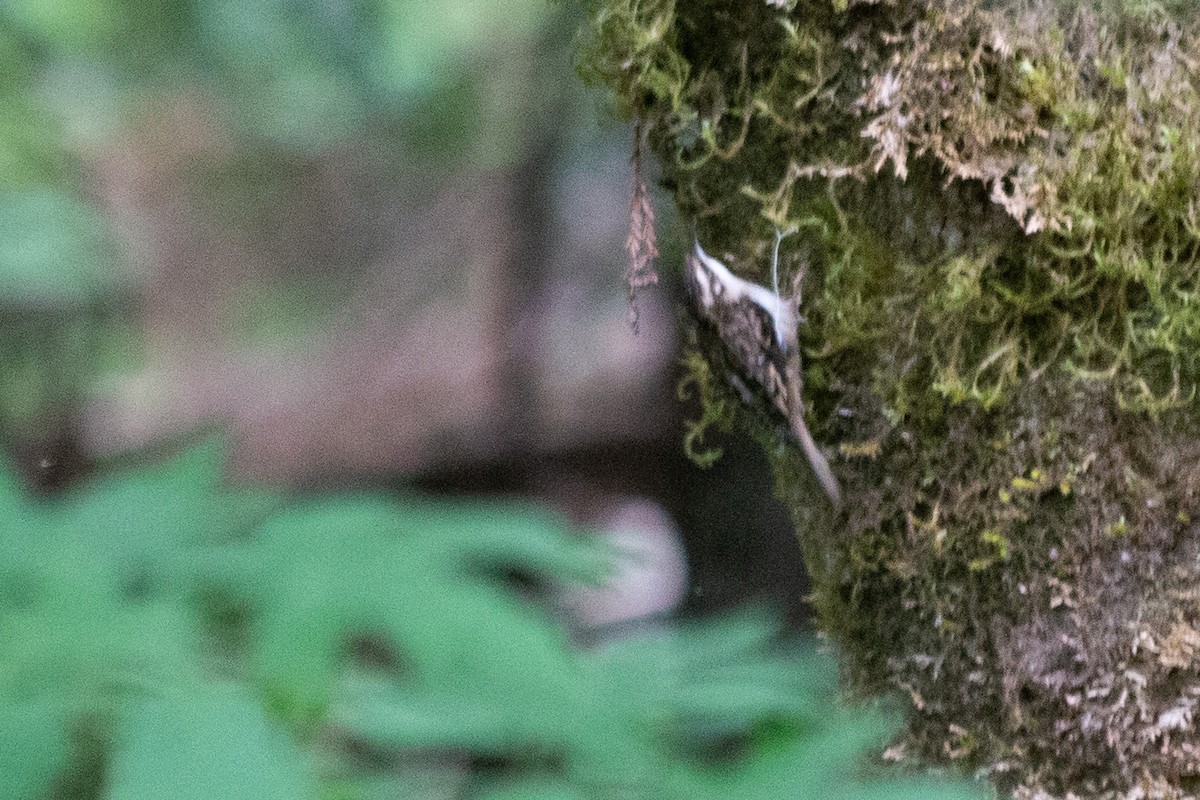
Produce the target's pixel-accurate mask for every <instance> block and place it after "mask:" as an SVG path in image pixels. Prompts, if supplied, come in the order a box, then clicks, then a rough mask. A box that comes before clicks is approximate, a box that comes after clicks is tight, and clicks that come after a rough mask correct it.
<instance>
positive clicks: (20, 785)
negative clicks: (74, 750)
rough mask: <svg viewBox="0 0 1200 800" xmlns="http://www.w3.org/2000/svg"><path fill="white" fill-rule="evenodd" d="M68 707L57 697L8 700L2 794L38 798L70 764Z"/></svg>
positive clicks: (1, 727)
mask: <svg viewBox="0 0 1200 800" xmlns="http://www.w3.org/2000/svg"><path fill="white" fill-rule="evenodd" d="M66 717H67V715H66V709H65V708H64V706H63V704H62V703H61V702H60V701H58V700H57V699H56V698H39V699H36V700H32V701H26V702H20V703H5V704H4V705H3V712H2V713H0V797H4V798H8V800H35V798H39V797H42V796H44V794H45V792H46V789H47V788H48V787H49V786H50V784H51V783H52V782H53V781H54V779H55V778H56V777H57V776H58V774H59V773H60V772H62V771H63V769H64V768H65V767H66V766H67V762H68V759H69V757H70V754H71V750H70V743H69V742H68V739H67V731H66V722H67V718H66Z"/></svg>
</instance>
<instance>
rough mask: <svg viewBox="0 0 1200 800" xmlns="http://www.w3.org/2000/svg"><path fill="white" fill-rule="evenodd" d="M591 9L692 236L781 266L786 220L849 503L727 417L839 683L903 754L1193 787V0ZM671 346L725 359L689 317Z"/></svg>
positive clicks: (789, 455) (1154, 786)
mask: <svg viewBox="0 0 1200 800" xmlns="http://www.w3.org/2000/svg"><path fill="white" fill-rule="evenodd" d="M589 9H590V25H589V27H588V29H587V31H586V33H585V36H584V39H583V44H582V48H581V57H580V63H581V71H582V72H583V73H584V75H585V77H588V78H590V79H592V80H596V81H598V82H602V83H604V84H606V85H607V86H609V87H610V88H611V89H612V93H613V96H614V97H615V98H616V107H617V109H618V111H619V112H621V113H623V114H625V115H627V116H632V117H636V118H637V119H638V120H639V121H640V125H641V126H643V128H644V130H646V132H647V135H648V141H649V143H650V147H651V149H652V150H653V152H654V153H655V154H656V155H657V156H658V159H659V161H660V163H661V165H662V181H663V183H664V185H665V186H666V187H668V188H669V189H670V190H672V191H673V193H674V198H675V201H676V203H677V205H678V207H679V209H680V211H681V213H682V214H683V215H684V216H685V217H687V218H691V219H694V220H695V222H696V228H697V231H698V233H699V236H700V238H701V240H702V241H704V242H705V246H706V247H708V248H709V249H710V250H713V251H714V252H719V253H720V254H721V255H722V257H723V258H724V259H725V260H727V262H728V263H729V264H730V265H731V266H732V267H733V268H734V269H735V270H737V271H738V272H739V273H740V274H741V275H743V276H746V277H748V278H750V279H753V280H757V281H759V282H766V277H767V271H768V265H769V258H768V251H769V247H770V245H771V244H772V242H773V233H774V230H776V229H780V230H786V229H789V228H798V229H799V230H800V231H801V233H800V235H798V236H794V237H791V238H789V239H788V240H787V241H786V242H785V246H784V252H783V258H782V261H781V267H782V268H783V270H784V272H785V274H784V275H783V276H782V277H783V280H782V281H781V283H784V284H786V285H790V283H788V280H789V279H790V277H791V275H792V274H795V273H797V272H798V271H800V270H801V269H803V270H804V273H803V275H804V306H803V308H802V312H803V314H804V315H805V320H806V321H805V325H804V326H803V328H802V330H801V342H802V345H803V348H804V363H805V385H806V394H807V396H806V400H807V403H808V406H809V410H810V412H809V420H808V422H809V428H810V429H811V430H812V431H813V433H814V435H815V436H816V437H817V438H818V439H819V440H821V441H823V442H824V443H825V444H826V445H827V447H828V448H829V450H830V452H831V453H832V452H834V451H836V456H835V458H834V459H833V466H834V469H835V471H836V472H837V474H838V477H839V478H840V480H841V481H842V483H843V485H844V494H845V496H846V499H847V502H846V509H847V510H846V512H844V513H843V514H842V515H841V516H840V517H838V518H837V519H836V520H831V518H830V516H829V515H828V513H827V512H825V511H821V510H819V509H820V501H819V497H818V495H817V494H816V492H815V491H814V486H813V484H812V481H811V479H810V478H809V477H808V472H807V470H806V468H805V464H804V462H803V459H802V457H800V456H798V455H797V453H796V452H794V450H793V449H791V448H787V447H782V446H781V445H780V442H781V441H782V439H781V437H780V434H779V431H778V426H773V424H772V422H771V420H770V418H769V416H767V415H763V414H756V413H749V414H738V415H737V416H738V418H739V419H740V420H742V422H743V423H744V424H745V425H747V426H748V427H749V428H750V429H751V430H752V432H754V433H755V434H756V435H757V436H758V437H759V438H760V440H762V441H763V442H764V444H766V445H767V446H768V449H769V452H770V453H771V454H772V458H773V460H774V463H775V468H776V474H777V476H778V482H779V483H778V485H779V491H780V494H781V496H782V497H783V498H784V499H785V501H786V502H787V503H788V505H789V507H790V508H791V509H792V512H793V516H794V518H795V520H796V524H797V529H798V533H799V535H800V537H801V541H802V543H803V544H804V552H805V559H806V562H807V566H808V568H809V571H810V573H812V575H813V581H814V605H815V608H816V611H817V614H818V617H819V620H820V624H821V625H822V627H823V628H824V629H825V630H826V631H827V632H828V633H829V634H830V635H831V636H832V637H834V638H835V639H836V640H837V641H839V642H840V643H841V644H842V646H843V649H844V650H845V652H846V653H847V667H848V669H847V674H848V677H849V679H850V683H851V685H852V686H853V687H855V688H857V689H858V690H861V691H884V690H896V689H898V690H901V691H902V692H903V694H904V696H906V697H908V698H909V700H910V702H911V705H912V708H913V712H914V713H913V716H912V721H911V723H910V729H909V733H908V738H907V744H906V747H905V748H904V751H905V752H907V753H909V754H912V755H914V756H919V757H923V758H925V759H929V760H936V761H950V762H957V763H961V764H963V765H967V766H971V767H974V768H983V769H985V770H988V771H990V773H991V774H992V775H993V777H994V779H995V780H996V782H997V784H998V785H1000V786H1002V787H1004V788H1011V789H1013V790H1014V791H1016V792H1017V793H1018V794H1022V793H1023V794H1024V795H1025V796H1029V797H1034V796H1038V795H1037V793H1038V792H1042V793H1043V795H1042V796H1045V794H1046V793H1049V794H1051V795H1058V794H1065V793H1067V792H1075V793H1076V794H1083V795H1095V796H1103V795H1106V794H1107V795H1111V796H1124V795H1132V794H1136V793H1137V792H1143V793H1144V795H1143V796H1162V797H1176V796H1186V794H1187V792H1188V791H1189V789H1188V787H1189V786H1191V785H1192V784H1193V783H1194V782H1196V781H1197V780H1200V750H1198V749H1197V748H1200V736H1197V734H1196V733H1195V730H1194V726H1193V725H1192V718H1191V714H1192V709H1193V707H1194V705H1195V704H1196V703H1197V702H1200V700H1198V698H1200V658H1197V649H1198V645H1197V642H1198V641H1200V638H1197V637H1200V634H1197V633H1196V628H1197V627H1198V626H1197V624H1196V623H1195V620H1196V618H1197V617H1198V616H1200V606H1198V605H1197V604H1196V602H1197V601H1196V600H1195V599H1194V598H1193V594H1194V590H1192V589H1191V588H1190V587H1191V586H1194V585H1196V584H1197V582H1198V581H1197V579H1198V578H1200V547H1198V541H1200V537H1198V536H1197V533H1198V531H1197V528H1196V525H1195V523H1194V522H1193V521H1192V520H1193V517H1194V515H1195V512H1194V504H1195V501H1196V496H1197V492H1198V489H1200V466H1198V462H1200V459H1198V458H1197V456H1200V417H1198V416H1197V411H1198V410H1200V396H1198V395H1200V392H1198V390H1197V389H1198V387H1200V193H1198V192H1200V190H1198V187H1200V62H1198V61H1197V59H1196V57H1195V54H1196V53H1197V52H1200V21H1197V20H1196V19H1194V15H1192V14H1190V13H1189V12H1188V10H1187V7H1186V4H1182V3H1170V4H1159V3H1154V2H1148V1H1147V0H1124V1H1123V2H1122V1H1118V0H1095V1H1094V2H1083V0H1074V1H1072V2H1059V3H1052V2H1048V1H1047V0H1040V1H1039V0H1029V1H1028V2H1007V3H1004V2H1001V3H997V2H984V1H983V0H974V1H972V0H958V1H957V2H955V1H952V0H917V1H916V2H899V1H898V0H840V2H839V0H833V1H832V2H828V1H827V2H817V0H808V1H801V0H740V1H739V2H726V1H722V2H716V0H591V2H590V3H589ZM699 354H703V358H702V359H701V358H700V357H699ZM690 358H691V360H690V362H689V363H690V364H691V369H692V372H693V374H694V375H697V374H699V372H701V371H703V370H706V369H707V370H715V371H717V373H718V374H720V372H721V371H723V370H725V369H727V366H728V365H727V364H725V363H724V362H723V361H722V357H721V355H720V353H719V348H718V347H716V346H714V345H712V343H706V342H704V341H703V340H701V341H699V343H698V345H697V347H696V349H695V352H694V354H693V356H692V357H690ZM702 365H703V366H702ZM705 380H707V381H708V383H707V384H702V385H707V386H713V385H714V383H713V379H712V375H711V374H708V375H707V377H706V378H705ZM710 395H711V397H710V399H712V400H713V401H714V402H717V401H716V398H717V397H718V396H720V398H721V399H720V401H719V402H724V403H731V402H733V401H734V397H733V396H732V395H727V394H721V393H719V392H715V391H714V392H710ZM728 413H729V412H728V410H727V409H723V410H721V412H720V413H719V414H717V415H716V417H714V418H722V419H724V418H728ZM817 491H819V490H817ZM1156 793H1157V794H1156Z"/></svg>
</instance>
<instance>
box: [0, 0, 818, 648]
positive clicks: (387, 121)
mask: <svg viewBox="0 0 1200 800" xmlns="http://www.w3.org/2000/svg"><path fill="white" fill-rule="evenodd" d="M582 17H583V12H582V10H581V9H579V8H577V7H575V6H573V5H563V4H548V3H546V2H542V0H441V1H440V2H437V3H427V2H424V0H259V1H258V2H253V3H245V2H239V1H238V0H23V1H22V2H4V3H0V71H2V79H0V331H2V334H0V335H3V337H4V338H3V342H2V344H0V359H2V363H0V370H2V373H0V375H2V377H0V380H2V384H0V413H2V414H3V416H4V420H3V423H4V424H3V431H4V445H5V447H6V449H7V451H8V453H9V456H10V458H11V459H13V460H14V462H15V464H16V465H17V467H18V468H19V470H20V472H21V473H22V474H23V475H24V476H25V479H26V481H27V482H28V484H29V485H30V486H32V487H34V488H35V489H36V490H37V491H40V492H44V493H50V494H53V493H55V492H61V491H63V490H65V489H67V488H69V487H71V486H74V485H76V484H78V483H79V482H80V481H81V480H84V479H86V478H87V477H88V476H90V475H94V474H97V473H99V472H102V471H103V470H104V469H106V468H107V465H112V464H134V465H136V464H138V463H141V462H144V461H147V460H152V459H153V458H155V457H156V454H158V453H159V452H160V451H161V450H162V449H163V448H164V447H169V445H170V443H171V442H174V441H177V440H179V439H180V437H186V436H188V435H190V434H191V433H192V432H194V431H195V430H197V429H201V428H213V427H220V428H222V429H225V430H228V431H231V432H232V435H231V441H232V450H231V454H232V455H231V458H232V464H231V467H230V470H231V472H232V474H233V475H234V477H235V478H236V480H238V481H242V482H251V483H255V482H257V483H261V484H269V485H272V486H284V487H290V488H292V489H300V490H308V489H350V488H363V487H371V488H376V489H378V488H383V489H385V490H389V491H397V492H405V491H409V490H412V489H417V490H420V491H423V492H425V493H432V494H437V495H446V496H451V497H462V496H480V495H484V496H503V497H510V498H511V497H521V498H530V499H533V500H535V501H537V502H539V503H543V504H548V505H550V506H552V507H554V508H556V509H558V510H560V511H562V512H564V513H566V514H567V515H568V517H569V518H570V519H571V520H572V521H574V522H576V523H579V524H580V525H584V526H587V527H591V528H596V529H600V530H604V531H608V532H609V535H610V536H612V537H613V538H614V539H615V540H616V541H617V542H619V543H621V544H622V546H623V547H625V548H626V549H628V550H631V551H633V552H639V553H642V554H644V557H643V558H640V559H637V560H635V561H636V563H634V562H630V563H628V564H627V565H626V566H625V567H624V568H623V571H622V573H621V574H620V575H619V576H618V577H617V578H616V579H615V580H614V581H613V582H612V583H611V585H610V586H609V587H608V588H607V589H603V590H595V591H591V592H587V591H583V590H580V591H579V592H578V593H577V594H575V595H573V596H572V597H570V598H566V599H565V600H564V603H566V604H567V605H569V606H572V607H573V608H574V609H575V612H576V614H577V615H578V616H579V618H580V619H581V620H582V621H584V622H585V624H588V625H601V626H603V625H610V624H621V623H623V622H627V621H629V620H632V619H636V618H639V617H643V616H646V615H651V616H653V615H662V614H667V613H670V612H671V611H672V610H674V609H678V610H679V612H680V613H682V614H683V615H685V616H687V615H697V614H707V613H710V612H713V611H715V610H718V609H723V608H726V607H729V606H731V605H735V604H743V603H744V602H745V601H747V600H763V601H766V602H767V603H768V604H770V605H772V606H773V607H775V608H778V609H781V610H782V611H783V612H784V613H785V614H786V616H787V618H788V619H789V621H790V622H792V623H793V624H797V623H800V622H801V621H802V620H803V617H804V610H803V595H804V584H803V578H802V576H801V574H800V566H799V563H800V559H799V554H798V551H797V548H796V546H795V544H794V541H793V537H792V534H791V531H790V526H789V523H788V520H787V518H786V515H785V514H784V513H783V512H782V510H781V508H780V507H779V505H778V504H777V503H776V501H775V499H774V498H773V496H772V493H771V486H772V480H771V477H770V475H769V473H768V471H767V469H766V466H765V461H764V459H763V458H762V456H761V455H760V454H759V453H758V452H757V448H756V446H754V445H753V444H750V443H747V442H743V441H740V440H737V439H730V440H727V441H717V442H715V443H716V444H719V445H720V446H722V447H723V448H724V450H725V455H724V457H723V458H722V459H721V460H720V461H718V462H717V464H716V466H715V467H713V468H711V469H709V470H700V469H699V468H697V467H696V466H694V465H693V464H692V463H691V462H689V461H688V460H687V459H686V458H685V457H684V456H683V450H682V446H681V440H682V435H683V434H682V420H683V419H684V418H686V417H687V416H688V415H693V416H694V415H695V414H696V413H697V412H696V409H694V408H689V407H688V405H687V404H686V403H681V402H680V401H679V400H678V399H677V398H676V383H677V379H678V374H677V372H678V370H677V362H678V357H679V356H678V346H679V344H678V336H677V333H676V327H677V326H676V323H677V319H676V313H677V312H676V303H677V293H678V286H677V285H676V283H675V282H674V280H673V277H674V274H675V272H676V269H675V265H676V264H677V263H680V261H681V253H680V243H681V241H682V239H683V236H682V234H681V230H682V228H683V226H679V225H678V224H677V223H676V221H675V220H674V218H673V215H672V213H671V207H670V203H669V201H668V200H667V198H665V197H662V196H659V197H656V200H655V207H656V210H657V213H658V233H659V240H660V245H661V247H662V250H663V256H662V258H661V259H660V263H659V264H658V268H659V272H660V273H661V274H662V276H663V281H662V282H661V283H660V284H659V285H658V286H657V287H653V288H650V289H647V290H643V291H642V292H641V293H640V294H639V297H638V300H637V303H638V308H639V314H640V325H639V333H638V334H636V335H635V333H634V332H633V330H632V329H631V326H630V323H629V307H628V297H627V289H626V286H625V278H624V275H625V272H626V269H627V266H628V265H627V262H626V255H625V248H624V240H625V236H626V235H627V233H628V227H629V209H630V196H631V182H632V175H631V167H630V155H631V151H632V131H631V129H630V127H629V126H627V125H624V124H621V123H620V122H618V121H617V120H616V119H615V118H614V117H613V116H612V115H611V114H610V113H608V111H607V109H606V108H605V104H604V98H603V96H602V95H601V94H600V93H599V92H589V91H588V90H587V89H586V88H585V87H584V86H583V85H582V83H581V81H580V80H579V79H578V77H577V76H576V74H575V70H574V66H573V55H572V43H573V39H574V36H575V31H576V30H577V29H578V27H579V25H580V23H581V22H582Z"/></svg>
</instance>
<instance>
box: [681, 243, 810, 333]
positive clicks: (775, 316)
mask: <svg viewBox="0 0 1200 800" xmlns="http://www.w3.org/2000/svg"><path fill="white" fill-rule="evenodd" d="M694 241H695V245H696V248H695V249H696V258H697V259H699V260H700V263H701V264H703V265H704V267H705V268H706V269H707V270H708V272H709V273H710V274H711V275H712V277H713V278H714V279H716V280H717V281H718V282H719V283H720V284H721V287H722V290H723V293H724V295H725V297H726V298H727V302H731V303H736V302H737V301H739V300H741V299H742V298H745V299H747V300H749V301H750V302H751V303H754V304H755V305H756V306H758V307H759V308H761V309H762V310H763V311H765V312H767V315H768V316H769V317H770V318H771V324H772V325H774V326H775V340H776V343H777V344H778V345H779V346H780V347H782V348H783V349H785V350H786V349H787V348H789V347H791V343H792V342H794V341H795V336H796V324H797V318H796V309H795V307H794V305H793V304H792V302H791V301H790V300H789V299H785V298H783V297H781V296H780V295H777V294H775V292H773V291H771V290H770V289H768V288H767V287H765V286H759V285H758V284H757V283H751V282H750V281H748V280H745V279H744V278H739V277H738V276H737V275H734V274H733V273H732V272H730V271H729V267H727V266H725V265H724V264H722V263H721V262H720V261H718V260H717V259H715V258H713V257H712V256H710V255H709V254H708V253H706V252H704V248H703V247H701V246H700V240H699V239H695V240H694ZM697 279H698V280H699V281H700V282H701V288H702V290H703V292H702V293H703V294H704V297H702V298H701V302H702V303H703V304H704V306H705V308H708V307H709V306H711V305H712V303H713V300H714V298H713V296H712V290H711V287H710V286H709V285H708V282H707V281H705V280H704V279H703V277H702V276H697Z"/></svg>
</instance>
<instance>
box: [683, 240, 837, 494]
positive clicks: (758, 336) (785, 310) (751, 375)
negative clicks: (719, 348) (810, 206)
mask: <svg viewBox="0 0 1200 800" xmlns="http://www.w3.org/2000/svg"><path fill="white" fill-rule="evenodd" d="M785 235H786V234H784V233H781V232H779V231H776V235H775V250H774V254H773V257H772V261H771V271H772V275H773V276H775V277H774V284H775V288H774V289H770V288H767V287H766V286H760V285H758V284H756V283H753V282H751V281H748V280H746V279H744V278H739V277H738V276H737V275H734V274H733V272H732V271H731V270H730V269H729V267H727V266H725V264H723V263H721V261H720V260H718V259H716V258H714V257H713V256H710V255H709V254H708V253H706V252H705V251H704V248H703V247H701V246H700V239H699V238H698V237H696V236H695V235H693V246H692V250H691V252H689V253H688V254H687V257H686V262H687V263H686V267H687V269H686V272H685V276H686V281H685V282H686V285H687V287H688V294H689V296H690V298H691V301H692V303H693V305H694V306H695V308H696V311H697V312H698V314H699V316H700V317H701V318H703V319H704V320H706V321H707V322H708V323H709V324H711V325H712V327H713V328H715V330H716V333H717V336H718V337H719V338H720V340H721V342H722V343H723V344H724V346H725V349H726V350H727V351H728V352H729V354H730V356H732V358H733V361H734V362H735V364H736V365H737V367H738V368H739V369H740V370H741V372H742V375H740V376H737V377H738V379H739V380H740V379H743V378H748V379H750V381H752V382H753V383H754V384H756V385H757V386H758V387H760V388H761V390H762V391H763V392H764V393H765V394H766V397H767V399H768V400H769V401H770V403H771V406H772V407H774V408H775V409H776V410H777V411H778V412H779V413H780V414H781V415H782V416H783V417H784V419H786V420H787V421H788V429H789V431H790V433H791V436H792V437H793V438H794V439H795V441H796V443H797V444H799V445H800V449H801V450H802V451H803V452H804V455H805V458H807V459H808V463H809V465H810V466H811V467H812V470H813V474H814V475H816V478H817V481H818V482H819V483H820V484H821V488H822V489H823V490H824V492H825V495H826V496H827V497H828V498H829V501H830V503H832V504H833V506H834V507H835V508H840V507H841V504H842V493H841V488H840V486H839V485H838V481H837V478H836V477H835V476H834V474H833V470H832V469H830V467H829V462H828V461H827V460H826V458H825V456H824V454H823V453H822V452H821V450H820V448H819V447H817V443H816V442H815V441H814V440H813V438H812V434H811V433H810V432H809V430H808V425H807V424H806V423H805V421H804V400H803V386H804V379H803V371H802V368H801V363H800V345H799V340H798V338H797V330H798V327H799V322H800V314H799V305H800V292H799V277H800V276H797V280H796V281H795V282H794V285H795V287H796V289H795V291H794V292H793V294H792V295H791V296H790V297H785V296H783V295H782V294H781V293H780V292H779V288H778V262H779V243H780V241H781V240H782V239H783V238H784V236H785ZM735 385H737V384H736V383H735ZM743 388H744V387H743ZM742 393H743V395H745V394H746V393H747V392H746V391H744V390H743V391H742Z"/></svg>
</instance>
